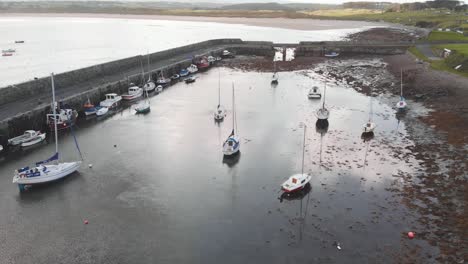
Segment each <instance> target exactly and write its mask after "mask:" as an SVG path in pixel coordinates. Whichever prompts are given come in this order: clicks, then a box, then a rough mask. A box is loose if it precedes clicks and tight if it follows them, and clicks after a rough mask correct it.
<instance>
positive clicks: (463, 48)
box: [436, 44, 468, 56]
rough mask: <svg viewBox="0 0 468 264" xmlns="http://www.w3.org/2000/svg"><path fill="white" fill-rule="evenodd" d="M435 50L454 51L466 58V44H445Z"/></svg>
mask: <svg viewBox="0 0 468 264" xmlns="http://www.w3.org/2000/svg"><path fill="white" fill-rule="evenodd" d="M436 48H439V49H444V48H445V49H449V50H455V51H457V52H459V53H461V54H463V55H465V56H468V44H447V45H438V46H436Z"/></svg>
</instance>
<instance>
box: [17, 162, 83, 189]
mask: <svg viewBox="0 0 468 264" xmlns="http://www.w3.org/2000/svg"><path fill="white" fill-rule="evenodd" d="M80 166H81V161H75V162H64V163H59V164H57V165H45V166H44V167H46V168H47V170H46V172H41V174H40V176H36V177H22V176H21V174H16V175H15V176H14V177H13V183H16V184H18V185H23V186H20V189H21V187H24V185H34V184H43V183H48V182H52V181H56V180H59V179H62V178H64V177H66V176H68V175H70V174H72V173H73V172H75V171H76V170H78V168H79V167H80Z"/></svg>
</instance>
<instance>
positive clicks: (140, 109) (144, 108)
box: [135, 90, 151, 114]
mask: <svg viewBox="0 0 468 264" xmlns="http://www.w3.org/2000/svg"><path fill="white" fill-rule="evenodd" d="M145 95H146V99H145V100H143V101H140V102H139V103H138V104H137V105H136V106H135V111H136V112H137V114H145V113H148V112H149V111H150V110H151V106H150V101H149V98H148V91H146V90H145Z"/></svg>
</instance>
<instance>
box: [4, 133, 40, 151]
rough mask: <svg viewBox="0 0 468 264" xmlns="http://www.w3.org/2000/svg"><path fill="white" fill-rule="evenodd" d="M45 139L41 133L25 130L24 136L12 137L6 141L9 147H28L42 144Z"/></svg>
mask: <svg viewBox="0 0 468 264" xmlns="http://www.w3.org/2000/svg"><path fill="white" fill-rule="evenodd" d="M45 138H46V134H45V133H44V134H43V133H41V131H34V130H26V131H24V134H23V135H21V136H18V137H14V138H11V139H9V140H8V144H9V145H11V146H18V145H20V146H21V147H29V146H32V145H34V144H37V143H39V142H42V141H43V140H44V139H45Z"/></svg>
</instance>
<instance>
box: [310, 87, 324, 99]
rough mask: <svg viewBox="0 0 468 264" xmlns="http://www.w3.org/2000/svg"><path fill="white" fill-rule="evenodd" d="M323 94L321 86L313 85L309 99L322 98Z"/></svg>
mask: <svg viewBox="0 0 468 264" xmlns="http://www.w3.org/2000/svg"><path fill="white" fill-rule="evenodd" d="M321 97H322V94H321V93H320V88H318V87H317V86H313V87H312V88H310V90H309V93H308V94H307V98H309V99H320V98H321Z"/></svg>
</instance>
